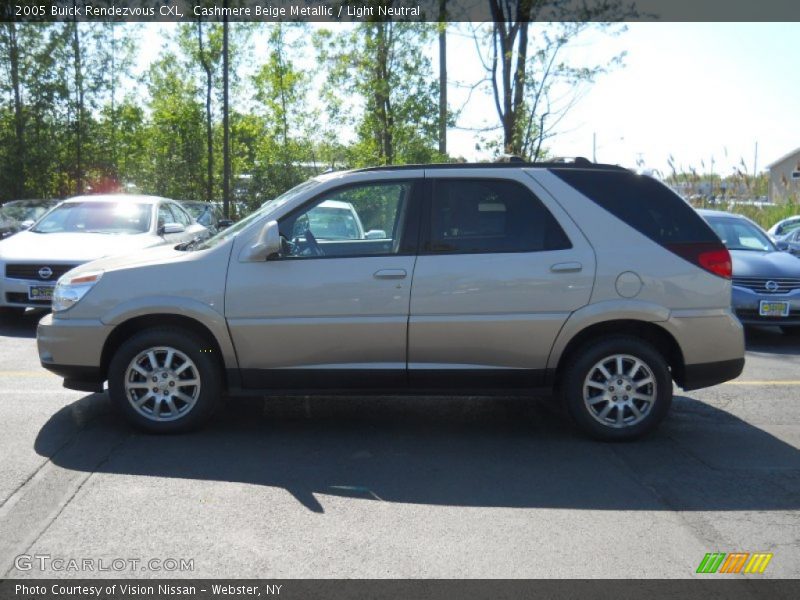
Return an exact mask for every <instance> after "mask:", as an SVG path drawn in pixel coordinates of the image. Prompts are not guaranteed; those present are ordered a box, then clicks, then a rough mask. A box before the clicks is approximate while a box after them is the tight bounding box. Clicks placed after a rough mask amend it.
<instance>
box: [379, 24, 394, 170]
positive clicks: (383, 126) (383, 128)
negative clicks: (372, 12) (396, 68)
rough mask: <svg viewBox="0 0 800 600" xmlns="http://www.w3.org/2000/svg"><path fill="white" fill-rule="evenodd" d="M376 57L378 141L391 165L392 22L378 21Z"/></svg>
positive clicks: (392, 150) (387, 161)
mask: <svg viewBox="0 0 800 600" xmlns="http://www.w3.org/2000/svg"><path fill="white" fill-rule="evenodd" d="M375 27H376V29H377V40H376V44H377V47H376V57H375V75H376V81H375V108H376V111H377V117H378V131H377V134H378V142H379V148H380V154H381V155H382V158H383V160H384V164H387V165H391V164H392V163H393V162H394V144H393V140H392V129H393V124H394V123H393V122H394V118H393V115H392V101H391V97H390V90H389V47H390V45H391V40H390V39H387V31H388V35H389V36H391V23H376V24H375Z"/></svg>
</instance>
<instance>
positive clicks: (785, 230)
mask: <svg viewBox="0 0 800 600" xmlns="http://www.w3.org/2000/svg"><path fill="white" fill-rule="evenodd" d="M796 229H800V215H796V216H794V217H788V218H786V219H781V220H780V221H778V222H777V223H775V225H773V226H772V227H770V228H769V229H768V230H767V233H768V234H769V236H770V237H771V238H772V239H773V240H775V241H778V240H781V239H783V238H784V237H786V236H787V235H789V234H790V233H791V232H793V231H795V230H796Z"/></svg>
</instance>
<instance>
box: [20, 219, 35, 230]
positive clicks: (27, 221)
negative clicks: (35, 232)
mask: <svg viewBox="0 0 800 600" xmlns="http://www.w3.org/2000/svg"><path fill="white" fill-rule="evenodd" d="M35 222H36V221H34V220H33V219H25V220H24V221H23V222H22V223H20V227H22V228H23V229H30V228H31V227H32V226H33V224H34V223H35Z"/></svg>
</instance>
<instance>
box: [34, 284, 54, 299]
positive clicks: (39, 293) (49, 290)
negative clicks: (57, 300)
mask: <svg viewBox="0 0 800 600" xmlns="http://www.w3.org/2000/svg"><path fill="white" fill-rule="evenodd" d="M54 289H55V286H54V285H32V286H29V287H28V300H48V301H50V300H52V299H53V290H54Z"/></svg>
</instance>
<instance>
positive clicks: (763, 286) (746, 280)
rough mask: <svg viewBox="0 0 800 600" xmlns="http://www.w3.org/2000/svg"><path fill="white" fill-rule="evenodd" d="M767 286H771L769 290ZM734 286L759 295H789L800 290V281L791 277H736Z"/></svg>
mask: <svg viewBox="0 0 800 600" xmlns="http://www.w3.org/2000/svg"><path fill="white" fill-rule="evenodd" d="M770 282H772V283H770ZM773 283H774V285H773ZM767 284H769V288H768V287H767ZM733 285H735V286H737V287H743V288H747V289H748V290H753V291H754V292H758V293H759V294H788V293H789V292H792V291H794V290H800V279H797V278H789V277H734V278H733Z"/></svg>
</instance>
